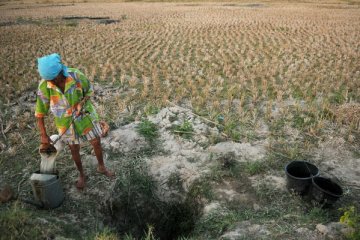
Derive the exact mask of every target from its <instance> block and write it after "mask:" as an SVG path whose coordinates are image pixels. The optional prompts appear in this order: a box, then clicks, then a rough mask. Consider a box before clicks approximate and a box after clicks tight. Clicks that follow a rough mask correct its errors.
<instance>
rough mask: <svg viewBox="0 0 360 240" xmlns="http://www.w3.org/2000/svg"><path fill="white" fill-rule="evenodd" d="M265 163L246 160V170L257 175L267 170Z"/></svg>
mask: <svg viewBox="0 0 360 240" xmlns="http://www.w3.org/2000/svg"><path fill="white" fill-rule="evenodd" d="M264 165H265V163H264V162H263V161H254V162H246V164H245V171H246V172H247V173H248V174H250V175H251V176H252V175H256V174H259V173H262V172H264V170H265V166H264Z"/></svg>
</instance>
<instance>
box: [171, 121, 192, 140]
mask: <svg viewBox="0 0 360 240" xmlns="http://www.w3.org/2000/svg"><path fill="white" fill-rule="evenodd" d="M172 131H173V132H174V133H176V134H178V135H180V136H182V137H183V138H186V139H190V138H191V137H192V135H193V133H194V128H193V125H192V123H191V122H190V121H188V120H185V121H184V122H183V123H181V124H178V125H176V124H175V125H173V126H172Z"/></svg>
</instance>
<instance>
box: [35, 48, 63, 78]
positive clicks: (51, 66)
mask: <svg viewBox="0 0 360 240" xmlns="http://www.w3.org/2000/svg"><path fill="white" fill-rule="evenodd" d="M37 61H38V71H39V74H40V76H41V77H42V78H43V79H45V80H48V81H50V80H53V79H54V78H56V77H57V75H59V73H60V72H61V71H63V75H64V76H65V77H68V76H69V73H68V71H67V67H66V66H64V65H63V64H62V63H61V57H60V55H59V54H57V53H53V54H50V55H47V56H44V57H41V58H38V60H37Z"/></svg>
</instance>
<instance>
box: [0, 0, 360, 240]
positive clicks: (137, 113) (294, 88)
mask: <svg viewBox="0 0 360 240" xmlns="http://www.w3.org/2000/svg"><path fill="white" fill-rule="evenodd" d="M68 2H70V3H66V2H65V3H50V2H41V1H40V3H39V4H32V3H29V2H27V1H24V2H23V3H19V2H1V3H0V44H1V50H0V59H1V62H0V81H1V88H0V109H1V119H0V120H1V134H2V136H1V137H0V150H1V155H2V156H1V159H0V163H1V164H2V165H3V167H2V168H3V169H4V171H5V169H6V170H9V169H7V168H8V167H9V166H10V165H9V163H7V160H6V159H7V158H9V157H15V158H17V157H18V158H19V157H20V158H21V156H23V155H26V153H25V152H24V149H25V150H29V151H32V153H33V155H34V148H35V150H36V142H35V141H34V142H30V143H29V142H28V139H29V138H30V139H32V138H34V139H37V138H38V135H37V132H36V130H35V120H34V118H33V109H32V104H33V100H34V97H33V93H34V91H35V90H36V87H37V83H38V81H39V76H38V73H37V70H36V58H38V57H40V56H43V55H45V54H49V53H53V52H58V53H60V54H61V56H62V57H63V61H64V62H65V63H66V64H67V65H68V66H70V67H77V68H79V69H80V70H82V71H83V72H84V73H85V74H86V75H87V76H88V77H89V79H90V80H91V81H92V82H94V83H95V84H96V85H97V87H98V88H99V89H100V88H104V89H108V90H109V91H105V94H104V95H103V96H100V97H98V98H97V108H98V111H99V112H100V113H101V114H102V116H103V117H104V118H106V119H107V120H108V122H109V123H110V124H111V126H112V127H117V126H120V125H123V124H124V119H123V118H120V117H119V116H123V115H121V114H123V113H126V114H127V115H128V119H131V120H139V119H141V118H142V117H144V116H147V115H149V114H151V113H153V112H156V111H157V110H158V109H161V108H163V107H165V106H168V101H169V100H170V101H171V102H174V103H176V104H178V105H181V106H183V107H186V108H189V109H191V110H192V111H193V112H194V113H196V114H197V115H201V116H203V117H204V118H206V119H208V120H210V121H213V122H216V123H219V124H220V125H221V126H222V127H221V129H219V130H220V131H222V132H223V133H224V135H223V136H225V135H226V138H227V140H233V141H236V142H250V143H254V142H256V141H258V140H261V139H267V142H268V146H267V147H268V151H269V156H268V157H269V159H270V160H272V161H273V159H274V158H282V159H281V160H280V161H279V162H278V163H274V162H272V163H271V164H272V165H271V168H273V167H275V166H276V167H279V166H281V167H282V166H283V164H284V162H285V161H289V160H293V159H304V158H305V157H308V156H309V154H310V155H311V153H313V151H314V149H316V148H317V147H318V146H319V145H321V143H323V142H327V141H328V140H329V139H330V140H331V139H341V141H340V142H341V143H342V147H344V148H346V150H347V151H348V152H350V153H351V154H353V156H352V157H353V158H355V159H358V157H359V155H360V152H359V149H360V134H359V129H360V106H359V105H360V104H359V101H360V60H359V59H360V8H359V5H358V2H357V1H354V2H338V1H333V2H325V1H312V2H310V3H284V2H268V1H267V2H257V3H248V2H229V3H219V2H216V3H200V2H197V3H180V2H179V3H71V1H68ZM74 16H75V17H92V18H94V17H99V18H101V17H108V18H109V19H110V20H116V22H114V23H110V24H105V23H107V22H106V21H105V22H104V21H103V20H104V19H103V20H101V19H100V20H99V19H89V18H84V19H79V18H74V19H63V17H74ZM105 20H106V19H105ZM218 141H221V139H213V140H212V142H210V143H209V144H215V143H217V142H218ZM335 145H336V144H335ZM21 149H22V150H21ZM19 153H21V154H23V155H21V156H19ZM35 154H36V151H35ZM310 157H311V156H310ZM336 158H340V157H339V156H336ZM346 166H347V167H349V166H354V165H346ZM21 167H23V166H22V165H21V164H18V165H16V166H14V169H15V168H18V170H19V169H21ZM281 167H280V168H281ZM255 168H256V166H255ZM350 168H351V167H350ZM352 170H354V169H352ZM9 171H10V173H11V172H12V170H9ZM342 173H343V174H347V173H346V172H342ZM358 173H359V171H358V170H356V169H355V175H354V176H356V174H358ZM351 174H354V173H351ZM351 176H353V175H351ZM5 177H6V175H4V176H3V177H2V178H1V177H0V180H3V181H5ZM10 179H13V180H14V181H16V178H15V177H10ZM347 180H349V179H347ZM354 182H355V184H356V185H357V186H358V184H359V181H358V180H354ZM355 187H356V186H355ZM275 238H276V237H275Z"/></svg>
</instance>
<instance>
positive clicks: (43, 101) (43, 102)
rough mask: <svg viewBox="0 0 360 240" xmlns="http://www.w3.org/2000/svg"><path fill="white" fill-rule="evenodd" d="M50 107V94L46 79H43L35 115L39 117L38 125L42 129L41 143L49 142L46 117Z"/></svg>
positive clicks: (38, 92)
mask: <svg viewBox="0 0 360 240" xmlns="http://www.w3.org/2000/svg"><path fill="white" fill-rule="evenodd" d="M49 107H50V94H49V90H48V89H47V83H46V81H44V80H43V81H41V82H40V84H39V88H38V91H37V98H36V106H35V117H36V119H37V125H38V128H39V131H40V141H41V143H45V144H49V143H50V138H49V136H48V135H47V133H46V127H45V122H44V117H45V115H46V114H47V113H48V111H49Z"/></svg>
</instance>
